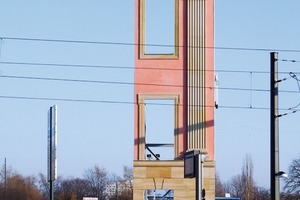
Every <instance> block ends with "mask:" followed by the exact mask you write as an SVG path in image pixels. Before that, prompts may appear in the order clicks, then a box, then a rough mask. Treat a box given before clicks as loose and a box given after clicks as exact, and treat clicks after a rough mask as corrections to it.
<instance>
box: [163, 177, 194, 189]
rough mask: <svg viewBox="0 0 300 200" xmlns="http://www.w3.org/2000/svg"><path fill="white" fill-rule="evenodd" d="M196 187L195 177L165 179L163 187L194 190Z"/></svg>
mask: <svg viewBox="0 0 300 200" xmlns="http://www.w3.org/2000/svg"><path fill="white" fill-rule="evenodd" d="M194 188H195V179H165V180H164V184H163V189H173V190H182V189H184V190H193V189H194Z"/></svg>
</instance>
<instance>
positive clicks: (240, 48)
mask: <svg viewBox="0 0 300 200" xmlns="http://www.w3.org/2000/svg"><path fill="white" fill-rule="evenodd" d="M0 39H2V40H19V41H35V42H57V43H77V44H98V45H123V46H137V45H144V46H157V47H185V46H182V45H178V46H174V45H163V44H137V43H131V42H107V41H88V40H67V39H48V38H28V37H6V36H0ZM188 48H207V49H215V50H234V51H267V52H270V51H277V52H291V53H300V50H298V49H272V48H245V47H199V46H188Z"/></svg>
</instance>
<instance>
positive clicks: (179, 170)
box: [171, 167, 184, 178]
mask: <svg viewBox="0 0 300 200" xmlns="http://www.w3.org/2000/svg"><path fill="white" fill-rule="evenodd" d="M171 170H172V172H171V177H172V178H183V176H184V174H183V173H184V168H183V167H172V169H171Z"/></svg>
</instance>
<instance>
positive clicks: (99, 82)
mask: <svg viewBox="0 0 300 200" xmlns="http://www.w3.org/2000/svg"><path fill="white" fill-rule="evenodd" d="M0 78H11V79H26V80H42V81H63V82H79V83H98V84H116V85H144V86H157V87H180V88H183V87H184V86H183V85H172V84H155V83H132V82H121V81H100V80H86V79H65V78H49V77H33V76H6V75H0ZM189 88H205V89H220V90H233V91H254V92H269V91H270V90H269V89H259V88H252V89H248V88H234V87H219V86H218V87H201V86H190V87H189ZM279 92H283V93H299V91H288V90H283V91H279Z"/></svg>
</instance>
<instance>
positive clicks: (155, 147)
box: [145, 100, 175, 160]
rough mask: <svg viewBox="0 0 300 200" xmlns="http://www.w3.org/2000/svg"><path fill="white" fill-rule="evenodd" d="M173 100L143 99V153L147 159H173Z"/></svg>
mask: <svg viewBox="0 0 300 200" xmlns="http://www.w3.org/2000/svg"><path fill="white" fill-rule="evenodd" d="M174 128H175V127H174V100H173V101H172V100H146V101H145V138H146V143H145V153H146V159H148V160H174Z"/></svg>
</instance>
